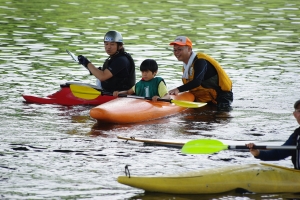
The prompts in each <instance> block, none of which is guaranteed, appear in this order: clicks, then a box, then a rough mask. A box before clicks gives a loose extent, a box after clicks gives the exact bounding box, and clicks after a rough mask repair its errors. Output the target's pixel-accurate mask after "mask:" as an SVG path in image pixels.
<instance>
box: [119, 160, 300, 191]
mask: <svg viewBox="0 0 300 200" xmlns="http://www.w3.org/2000/svg"><path fill="white" fill-rule="evenodd" d="M118 182H119V183H122V184H125V185H129V186H131V187H134V188H139V189H143V190H145V191H148V192H161V193H172V194H215V193H222V192H228V191H232V190H236V189H243V190H246V191H249V192H254V193H285V192H290V193H297V192H300V170H295V169H291V168H286V167H281V166H277V165H271V164H265V163H262V164H247V165H238V166H226V167H222V168H215V169H203V170H200V171H197V172H187V173H183V174H178V175H168V176H160V177H156V176H152V177H147V176H138V177H134V176H131V177H129V176H119V177H118Z"/></svg>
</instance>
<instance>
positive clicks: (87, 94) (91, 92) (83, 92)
mask: <svg viewBox="0 0 300 200" xmlns="http://www.w3.org/2000/svg"><path fill="white" fill-rule="evenodd" d="M70 89H71V91H72V93H73V95H74V96H75V97H78V98H81V99H89V100H90V99H95V98H97V97H98V96H99V95H103V94H104V93H103V91H102V90H100V89H96V88H92V87H89V86H85V85H73V84H70ZM105 95H112V94H111V93H110V94H108V93H107V92H106V93H105ZM119 97H128V98H135V99H146V100H152V98H150V97H140V96H134V95H122V94H121V95H119ZM157 101H165V102H170V103H174V104H175V105H177V106H181V107H185V108H199V107H202V106H205V105H206V104H207V103H200V102H191V101H181V100H174V99H157Z"/></svg>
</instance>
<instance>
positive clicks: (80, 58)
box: [78, 55, 92, 74]
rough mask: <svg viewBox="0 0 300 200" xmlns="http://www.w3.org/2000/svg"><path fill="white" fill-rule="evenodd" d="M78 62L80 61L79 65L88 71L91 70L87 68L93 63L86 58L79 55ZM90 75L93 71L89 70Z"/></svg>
mask: <svg viewBox="0 0 300 200" xmlns="http://www.w3.org/2000/svg"><path fill="white" fill-rule="evenodd" d="M78 61H79V64H82V65H83V66H84V67H85V68H86V69H87V70H89V68H88V67H87V66H88V64H89V63H91V61H89V60H88V59H87V58H86V57H84V56H82V55H79V56H78ZM89 72H90V74H92V73H91V71H90V70H89Z"/></svg>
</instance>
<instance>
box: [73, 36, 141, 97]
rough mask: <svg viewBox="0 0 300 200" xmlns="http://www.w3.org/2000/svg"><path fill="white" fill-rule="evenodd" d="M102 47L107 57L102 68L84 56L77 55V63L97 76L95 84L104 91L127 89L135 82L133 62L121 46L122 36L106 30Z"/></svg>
mask: <svg viewBox="0 0 300 200" xmlns="http://www.w3.org/2000/svg"><path fill="white" fill-rule="evenodd" d="M104 47H105V51H106V53H107V54H108V55H109V57H108V58H107V59H106V61H105V62H104V64H103V66H102V68H101V67H99V68H96V67H95V66H94V65H93V64H92V63H91V62H90V61H89V60H88V59H87V58H86V57H84V56H82V55H79V56H78V60H79V63H80V64H82V65H83V66H84V67H85V68H86V69H87V70H89V72H90V74H91V75H92V74H93V75H94V76H95V77H96V78H97V86H99V87H100V88H102V89H103V90H105V91H108V92H113V91H116V90H129V89H130V88H131V87H132V86H133V85H134V84H135V64H134V61H133V59H132V57H131V56H130V54H129V53H127V52H125V49H124V47H123V38H122V35H121V33H119V32H117V31H108V32H107V33H106V34H105V36H104Z"/></svg>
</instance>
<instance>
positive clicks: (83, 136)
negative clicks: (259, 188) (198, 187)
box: [0, 0, 300, 200]
mask: <svg viewBox="0 0 300 200" xmlns="http://www.w3.org/2000/svg"><path fill="white" fill-rule="evenodd" d="M299 7H300V3H299V2H298V1H294V0H287V1H280V0H273V1H269V2H264V1H250V0H222V1H220V0H218V1H217V0H211V1H209V2H205V1H192V0H186V1H165V0H162V1H158V0H149V1H144V2H143V1H115V0H111V1H107V2H103V1H95V0H89V1H79V0H64V1H58V0H52V1H41V0H31V1H24V0H19V1H9V0H7V1H4V0H0V11H1V12H0V25H1V30H0V44H1V45H0V76H1V84H0V94H1V95H0V102H1V104H0V107H1V112H0V117H1V126H0V139H1V146H0V158H1V162H0V174H1V175H0V198H1V199H180V200H182V199H288V198H289V199H291V198H300V196H299V195H297V194H249V193H246V194H242V193H238V192H236V191H233V192H228V193H224V194H215V195H192V196H191V195H172V194H151V193H145V194H144V192H143V191H142V190H138V189H135V188H131V187H128V186H125V185H122V184H119V183H118V182H117V181H116V179H117V177H118V176H120V175H124V166H125V165H127V164H129V165H130V172H131V174H132V175H166V174H176V173H180V172H186V171H194V170H199V169H204V168H214V167H219V166H227V165H239V164H249V163H259V162H260V161H259V160H256V159H254V158H253V157H252V156H251V155H250V153H248V152H237V151H222V152H220V153H218V154H213V155H184V154H182V153H181V152H180V150H179V149H173V148H166V147H156V146H154V147H153V146H144V145H143V144H139V143H134V142H129V143H124V142H123V141H120V140H118V139H117V137H116V136H118V135H120V136H125V137H129V136H134V137H144V138H145V137H146V138H164V139H176V140H181V139H185V140H187V139H199V138H214V139H221V140H231V141H237V140H246V141H257V142H272V143H273V142H274V143H277V144H281V143H282V142H284V141H285V140H286V139H287V137H288V136H289V135H290V134H291V133H292V131H293V130H294V129H295V128H297V127H298V124H297V123H296V121H295V120H294V118H293V116H292V112H293V103H294V102H295V101H296V100H297V99H299V98H300V96H299V86H300V83H299V74H300V68H299V55H300V47H299V38H300V33H299V26H300V16H299V13H300V12H299ZM109 30H118V31H120V32H121V33H122V34H123V37H124V40H125V49H126V50H127V51H128V52H129V53H131V54H132V56H133V58H134V60H135V62H136V66H137V76H138V78H139V77H140V74H139V70H138V69H139V68H138V67H139V65H140V63H141V62H142V61H143V60H144V59H145V58H152V59H156V60H157V62H158V64H159V75H160V76H162V77H163V78H164V79H165V80H166V82H167V86H168V88H169V89H172V88H174V87H176V86H178V85H180V84H181V80H180V77H181V63H179V62H178V61H177V60H176V59H175V57H174V56H173V54H172V52H171V49H172V48H171V47H170V46H169V42H171V41H172V40H174V38H175V37H176V36H177V35H186V36H189V37H190V39H191V40H192V41H193V44H194V46H193V49H194V50H195V51H197V52H198V51H201V52H204V53H207V54H209V55H211V56H212V57H214V58H215V59H216V60H218V61H219V62H220V64H221V65H222V66H223V68H224V69H225V70H226V72H227V73H228V75H229V76H230V77H231V79H232V81H233V93H234V102H233V104H232V106H233V110H232V111H231V112H230V113H223V114H219V113H216V112H215V111H213V110H210V109H204V108H203V109H194V110H186V111H184V112H182V113H180V114H178V115H176V116H172V117H168V118H165V119H161V120H155V121H151V122H145V123H139V124H128V125H118V124H115V125H109V124H106V125H103V124H102V125H97V124H96V121H95V120H94V119H92V118H90V116H89V110H90V109H91V108H92V106H72V107H66V106H60V105H38V104H27V103H24V102H23V98H22V96H21V94H33V95H37V96H47V95H49V94H52V93H54V92H56V91H57V90H59V85H60V84H63V83H65V82H67V81H74V80H79V81H82V82H85V83H91V84H94V83H95V78H94V77H93V76H89V75H88V72H87V71H86V69H84V67H82V66H80V65H78V64H76V63H73V62H72V60H71V58H70V57H69V55H68V54H67V53H66V52H65V49H69V50H71V51H72V52H74V53H75V54H77V55H78V54H83V55H85V56H87V57H88V58H89V59H90V60H91V61H92V62H93V63H95V64H97V65H99V66H100V65H102V63H103V61H104V60H105V59H106V57H107V55H106V53H105V51H104V48H103V44H102V39H103V36H104V34H105V33H106V32H107V31H109ZM244 143H245V142H242V141H241V144H244ZM270 163H273V164H280V165H282V166H286V167H292V164H291V161H290V158H288V159H286V160H282V161H277V162H270Z"/></svg>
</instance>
